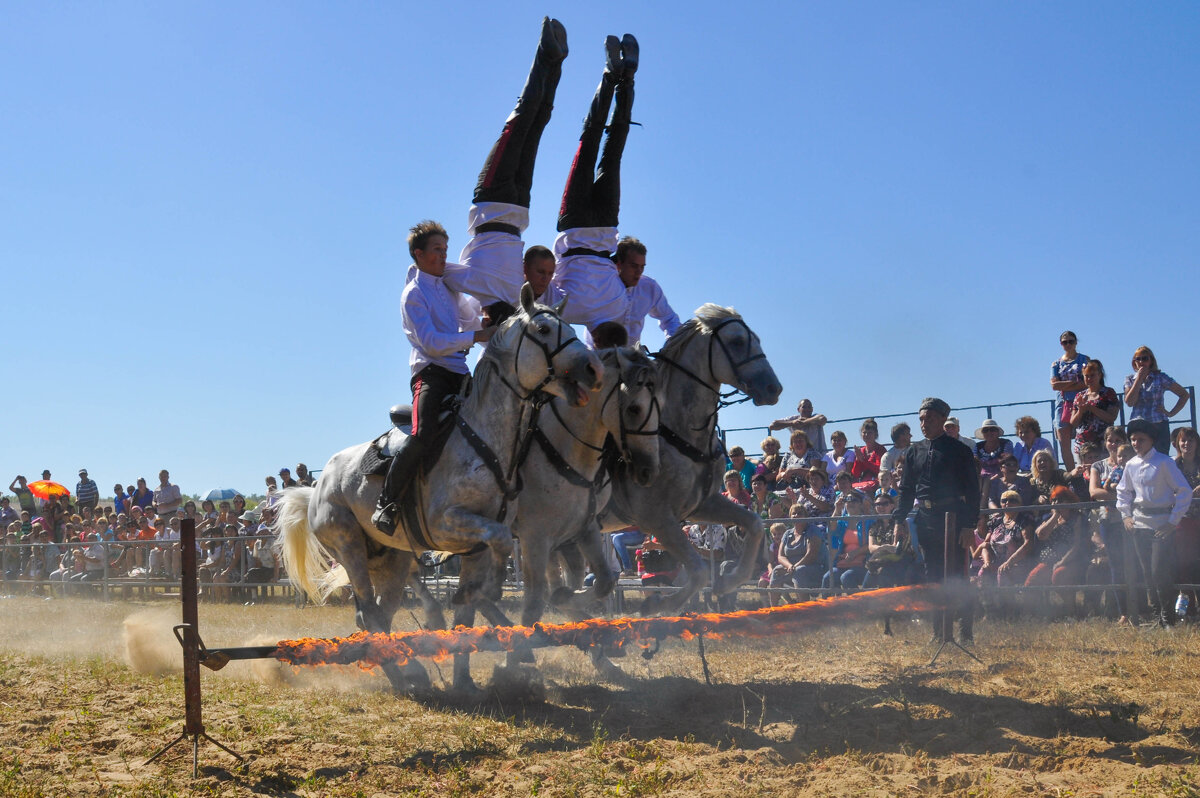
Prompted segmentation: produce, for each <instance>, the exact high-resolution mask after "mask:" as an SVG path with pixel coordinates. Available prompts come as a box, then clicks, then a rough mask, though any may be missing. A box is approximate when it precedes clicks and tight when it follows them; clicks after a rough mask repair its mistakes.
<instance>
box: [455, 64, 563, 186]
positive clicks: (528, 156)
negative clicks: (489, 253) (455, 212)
mask: <svg viewBox="0 0 1200 798" xmlns="http://www.w3.org/2000/svg"><path fill="white" fill-rule="evenodd" d="M561 76H562V61H561V60H554V59H551V58H547V57H546V56H545V55H544V54H543V53H542V49H541V48H540V47H539V48H538V51H537V55H536V56H534V59H533V66H531V67H530V68H529V77H528V78H527V79H526V80H525V88H524V89H522V91H521V96H520V97H518V98H517V106H516V108H514V109H513V112H512V113H511V114H509V116H508V119H507V120H505V122H504V129H503V130H502V131H500V138H498V139H497V140H496V143H495V144H494V145H492V150H491V152H489V153H488V157H487V160H486V161H484V163H483V170H482V171H481V172H480V173H479V180H478V181H477V182H476V184H475V195H474V200H473V201H474V202H476V203H479V202H507V203H509V204H511V205H521V206H523V207H526V208H528V207H529V192H530V188H531V186H532V185H533V165H534V162H535V161H536V160H537V151H538V145H539V144H540V143H541V140H542V131H543V130H545V129H546V123H547V122H549V121H550V113H551V111H553V110H554V94H555V92H556V91H557V90H558V79H559V78H560V77H561Z"/></svg>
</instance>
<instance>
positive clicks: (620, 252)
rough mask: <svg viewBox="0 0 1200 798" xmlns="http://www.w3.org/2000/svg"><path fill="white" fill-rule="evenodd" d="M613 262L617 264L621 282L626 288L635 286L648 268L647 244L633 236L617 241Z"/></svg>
mask: <svg viewBox="0 0 1200 798" xmlns="http://www.w3.org/2000/svg"><path fill="white" fill-rule="evenodd" d="M613 263H615V264H617V274H619V275H620V277H621V282H622V283H624V284H625V287H626V288H633V287H634V286H635V285H637V284H638V281H639V280H641V279H642V272H643V271H645V270H646V245H645V244H643V243H642V242H641V241H638V240H637V239H636V238H634V237H633V236H625V237H624V238H622V239H621V240H620V241H619V242H618V243H617V254H615V255H613Z"/></svg>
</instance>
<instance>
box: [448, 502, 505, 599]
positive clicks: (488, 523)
mask: <svg viewBox="0 0 1200 798" xmlns="http://www.w3.org/2000/svg"><path fill="white" fill-rule="evenodd" d="M431 526H433V527H434V528H436V529H438V530H439V535H438V538H439V542H440V541H446V543H445V544H443V545H446V546H447V550H448V551H465V550H467V549H470V548H473V547H474V546H475V545H476V544H478V543H483V544H485V545H486V546H487V547H488V548H489V549H490V550H491V553H492V557H493V568H494V569H495V570H494V571H493V572H492V574H503V573H504V569H505V568H507V566H508V558H509V557H511V556H512V552H513V541H512V531H511V530H510V529H509V528H508V527H507V526H505V525H504V524H502V523H500V522H499V521H493V520H491V519H490V518H485V517H484V516H481V515H478V514H476V513H473V512H471V511H469V510H467V509H466V508H464V507H462V506H458V505H455V506H453V507H448V508H447V509H446V510H445V511H444V512H443V513H442V514H441V518H440V522H435V523H431ZM463 559H464V562H465V560H466V559H467V558H465V557H464V558H463ZM464 573H465V572H464ZM500 582H501V583H502V582H503V578H502V577H501V579H500ZM489 586H492V587H494V588H496V589H498V588H499V584H498V583H496V582H490V581H489V574H488V572H487V571H486V570H484V569H471V576H470V577H469V578H465V577H464V576H463V575H461V574H460V575H459V585H458V594H457V595H456V596H455V602H462V603H465V604H472V603H474V602H475V601H476V599H478V598H488V597H489V596H488V593H489V592H494V591H489V590H488V588H489ZM497 597H498V596H497Z"/></svg>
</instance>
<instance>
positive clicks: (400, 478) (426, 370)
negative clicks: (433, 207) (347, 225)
mask: <svg viewBox="0 0 1200 798" xmlns="http://www.w3.org/2000/svg"><path fill="white" fill-rule="evenodd" d="M449 243H450V237H449V235H447V233H446V229H445V228H444V227H442V226H441V225H440V224H438V223H437V222H432V221H424V222H421V223H419V224H417V225H416V226H414V227H413V228H412V229H411V230H410V231H409V235H408V251H409V254H410V255H412V258H413V264H414V267H415V268H410V269H409V271H408V275H409V277H408V281H407V283H406V284H405V286H404V294H403V298H402V300H401V310H402V316H403V323H404V335H405V337H407V338H408V342H409V344H410V345H411V346H412V353H411V354H410V355H409V358H408V363H409V367H410V369H411V371H412V379H411V380H410V382H409V384H410V385H411V387H412V392H413V400H412V406H413V410H412V435H410V436H408V438H407V439H406V440H405V442H404V445H403V446H402V447H401V448H400V450H399V451H398V452H396V455H395V457H393V458H392V462H391V465H390V466H389V467H388V472H387V475H386V476H385V477H384V479H383V491H382V492H381V493H380V495H379V506H378V508H377V509H376V511H375V515H374V516H373V517H372V519H371V520H372V521H373V522H374V524H375V526H377V527H378V528H379V529H380V530H382V531H383V532H386V533H388V534H389V535H390V534H392V533H393V532H394V531H395V529H396V514H397V504H398V502H399V501H400V500H401V499H402V498H403V495H404V493H405V490H406V489H407V487H408V486H409V484H410V483H411V481H412V477H413V474H414V473H415V471H416V468H417V465H418V464H419V463H420V462H421V457H422V455H423V454H424V453H425V448H426V445H427V443H428V441H430V439H431V438H433V437H434V436H435V435H437V417H438V412H439V410H440V409H441V406H442V400H443V399H445V398H446V396H448V395H449V394H453V393H459V392H461V391H462V389H463V387H464V385H465V384H466V383H467V382H468V381H469V380H470V378H471V374H470V369H468V368H467V352H468V351H469V350H470V349H471V346H472V344H476V343H485V342H486V341H487V340H488V339H489V338H491V337H492V334H493V333H494V332H495V331H496V328H495V327H494V326H492V327H487V328H484V329H480V325H479V314H480V307H479V302H477V301H476V300H474V299H472V298H471V297H469V296H464V295H462V294H460V293H458V292H457V291H454V290H452V289H451V288H450V287H449V286H447V285H446V282H445V280H444V279H443V276H444V274H445V271H446V250H447V246H448V245H449Z"/></svg>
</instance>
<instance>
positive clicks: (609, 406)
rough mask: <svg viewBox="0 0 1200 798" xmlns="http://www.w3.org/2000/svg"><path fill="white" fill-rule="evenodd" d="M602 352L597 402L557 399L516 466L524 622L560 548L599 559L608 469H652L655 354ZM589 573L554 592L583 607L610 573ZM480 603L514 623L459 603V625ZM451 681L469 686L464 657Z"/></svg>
mask: <svg viewBox="0 0 1200 798" xmlns="http://www.w3.org/2000/svg"><path fill="white" fill-rule="evenodd" d="M600 359H601V361H602V362H603V364H604V385H605V389H604V393H605V396H604V399H603V401H599V400H596V401H592V402H590V403H589V404H587V405H586V406H583V407H570V406H568V405H567V403H566V402H562V401H561V400H557V399H556V400H554V401H553V402H551V403H550V405H549V406H548V411H549V412H547V411H543V412H542V414H541V417H540V422H539V430H540V433H541V434H539V435H536V437H535V442H536V445H534V446H533V447H532V448H531V450H530V453H529V456H528V457H527V458H526V460H525V462H524V464H523V465H522V466H521V474H522V477H523V478H524V483H525V486H524V489H523V490H522V492H521V504H520V507H519V509H518V510H517V517H516V520H515V521H514V522H513V525H512V527H513V534H514V535H516V537H517V539H518V540H520V541H521V572H522V575H523V577H524V582H525V585H524V592H523V603H522V609H521V624H522V625H524V626H529V625H531V624H534V623H536V622H537V621H539V620H541V618H542V615H543V614H544V612H545V609H546V599H547V594H548V592H549V586H550V584H551V582H555V583H557V581H558V580H557V574H556V573H554V574H553V575H552V574H551V571H552V570H553V571H557V564H556V563H554V562H553V560H554V558H553V554H554V552H555V551H556V550H558V549H559V548H561V547H563V546H573V545H578V546H579V547H580V548H582V550H583V552H584V555H585V556H586V557H587V558H588V560H589V561H592V562H597V563H603V562H604V552H603V550H602V546H601V536H600V527H599V525H598V524H597V522H596V516H597V513H598V511H599V509H600V508H602V507H604V505H605V504H607V502H608V498H609V493H610V478H611V474H610V471H614V470H615V471H619V472H620V473H623V474H627V475H628V478H629V479H630V480H632V481H633V482H635V483H637V484H642V485H648V484H650V483H651V482H652V481H653V480H654V478H655V477H656V476H657V474H658V469H659V437H658V436H659V430H658V424H659V417H660V414H661V412H662V411H661V407H662V397H661V396H660V392H659V391H658V386H657V383H656V382H655V368H654V363H653V361H651V360H650V358H649V357H647V356H646V354H645V353H644V352H643V351H642V350H640V349H632V348H620V349H605V350H602V351H601V352H600ZM610 440H611V443H606V442H608V441H610ZM618 458H619V459H618ZM481 564H483V563H482V557H481V555H474V556H470V557H464V558H463V565H462V576H461V578H473V577H472V574H473V572H474V571H475V570H476V569H478V568H479V567H481ZM595 573H596V581H595V583H594V585H593V589H592V591H591V592H589V591H583V592H582V593H581V594H579V595H573V594H571V593H569V592H568V593H567V594H565V596H561V597H559V598H565V597H571V599H572V603H573V604H574V605H575V607H576V608H579V607H581V606H582V605H584V604H586V603H587V602H590V601H593V600H595V599H598V598H603V597H604V596H606V595H608V594H609V593H610V592H612V589H613V575H612V573H611V572H610V571H609V570H608V568H607V567H598V568H597V569H596V572H595ZM574 586H575V587H579V585H578V584H575V585H574ZM414 587H416V586H415V585H414ZM418 593H419V594H420V593H421V591H420V590H419V589H418ZM427 606H428V605H427ZM477 608H478V609H480V610H481V611H482V612H483V614H484V616H485V617H486V618H487V619H488V621H490V622H491V623H493V624H495V625H498V626H499V625H504V626H508V625H511V621H509V620H508V618H507V617H505V616H504V614H503V613H502V612H501V611H500V610H499V608H497V607H496V606H495V605H494V604H492V603H491V602H490V601H487V600H478V601H477V602H476V603H475V604H460V605H458V606H457V607H456V608H455V613H454V623H455V625H456V626H457V625H465V626H471V625H473V624H474V622H475V610H476V609H477ZM532 660H533V657H532V652H531V651H529V650H522V651H519V652H515V653H513V654H510V655H509V665H510V666H511V665H515V664H516V663H517V662H521V661H526V662H531V661H532ZM454 687H455V688H456V689H460V690H470V689H473V688H474V682H473V681H472V679H471V674H470V657H469V655H466V654H458V655H455V657H454Z"/></svg>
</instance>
